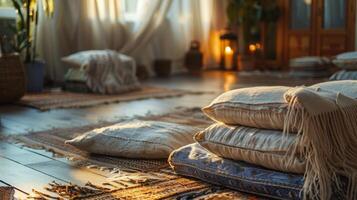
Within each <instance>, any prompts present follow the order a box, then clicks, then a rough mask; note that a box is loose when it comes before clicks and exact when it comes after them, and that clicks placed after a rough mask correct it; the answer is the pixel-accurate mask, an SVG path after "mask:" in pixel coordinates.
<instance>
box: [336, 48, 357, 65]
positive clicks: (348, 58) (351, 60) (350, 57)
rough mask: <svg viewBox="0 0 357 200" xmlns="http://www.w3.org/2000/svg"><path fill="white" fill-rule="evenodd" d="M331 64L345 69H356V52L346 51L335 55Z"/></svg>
mask: <svg viewBox="0 0 357 200" xmlns="http://www.w3.org/2000/svg"><path fill="white" fill-rule="evenodd" d="M332 62H333V64H335V65H336V66H338V67H339V68H341V69H345V70H357V52H356V51H354V52H346V53H342V54H339V55H337V56H336V59H334V60H333V61H332Z"/></svg>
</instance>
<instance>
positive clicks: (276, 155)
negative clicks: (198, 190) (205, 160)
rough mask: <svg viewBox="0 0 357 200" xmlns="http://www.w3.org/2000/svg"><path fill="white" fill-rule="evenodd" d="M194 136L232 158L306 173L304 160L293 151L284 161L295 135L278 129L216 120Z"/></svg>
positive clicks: (286, 170)
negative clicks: (236, 124)
mask: <svg viewBox="0 0 357 200" xmlns="http://www.w3.org/2000/svg"><path fill="white" fill-rule="evenodd" d="M195 140H196V141H197V142H198V143H199V144H200V145H201V146H203V147H204V148H206V149H207V150H208V151H210V152H212V153H214V154H216V155H218V156H221V157H223V158H228V159H232V160H239V161H245V162H248V163H251V164H255V165H260V166H263V167H267V168H269V169H273V170H279V171H285V172H293V173H301V174H304V173H305V160H304V159H303V158H301V157H299V156H298V155H296V156H295V157H294V159H293V161H292V164H291V165H287V163H288V161H289V158H287V157H286V155H287V152H288V151H289V150H291V149H292V148H294V147H295V144H296V140H297V135H296V134H289V135H287V136H284V138H283V133H282V132H281V131H275V130H267V129H256V128H250V127H244V126H229V125H225V124H223V123H216V124H213V125H211V126H210V127H208V128H207V129H205V130H203V131H201V132H199V133H197V134H196V135H195Z"/></svg>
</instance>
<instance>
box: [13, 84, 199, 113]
mask: <svg viewBox="0 0 357 200" xmlns="http://www.w3.org/2000/svg"><path fill="white" fill-rule="evenodd" d="M203 93H204V92H193V91H186V90H176V89H168V88H160V87H143V88H141V89H140V90H137V91H132V92H127V93H123V94H118V95H102V94H93V93H73V92H47V93H39V94H27V95H25V96H24V97H23V98H22V99H21V100H20V101H19V102H17V104H18V105H23V106H28V107H33V108H36V109H39V110H42V111H46V110H49V109H56V108H77V107H88V106H94V105H99V104H106V103H116V102H124V101H133V100H141V99H149V98H168V97H177V96H182V95H186V94H196V95H198V94H203Z"/></svg>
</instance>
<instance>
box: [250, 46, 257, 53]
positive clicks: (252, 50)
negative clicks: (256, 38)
mask: <svg viewBox="0 0 357 200" xmlns="http://www.w3.org/2000/svg"><path fill="white" fill-rule="evenodd" d="M249 51H250V52H251V53H254V52H255V51H257V46H256V45H255V44H250V45H249Z"/></svg>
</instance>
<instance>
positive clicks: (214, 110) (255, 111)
mask: <svg viewBox="0 0 357 200" xmlns="http://www.w3.org/2000/svg"><path fill="white" fill-rule="evenodd" d="M288 89H289V87H282V86H276V87H252V88H243V89H237V90H231V91H228V92H225V93H223V94H222V95H220V96H219V97H217V98H216V99H215V100H213V101H212V103H211V104H210V105H209V106H207V107H204V108H203V109H202V110H203V112H204V113H205V114H206V115H207V116H208V117H210V118H211V119H213V120H215V121H218V122H223V123H226V124H231V125H236V124H238V125H243V126H250V127H255V128H266V129H279V130H280V129H283V122H284V116H285V112H286V111H287V104H286V103H285V100H284V93H285V92H286V91H287V90H288Z"/></svg>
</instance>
